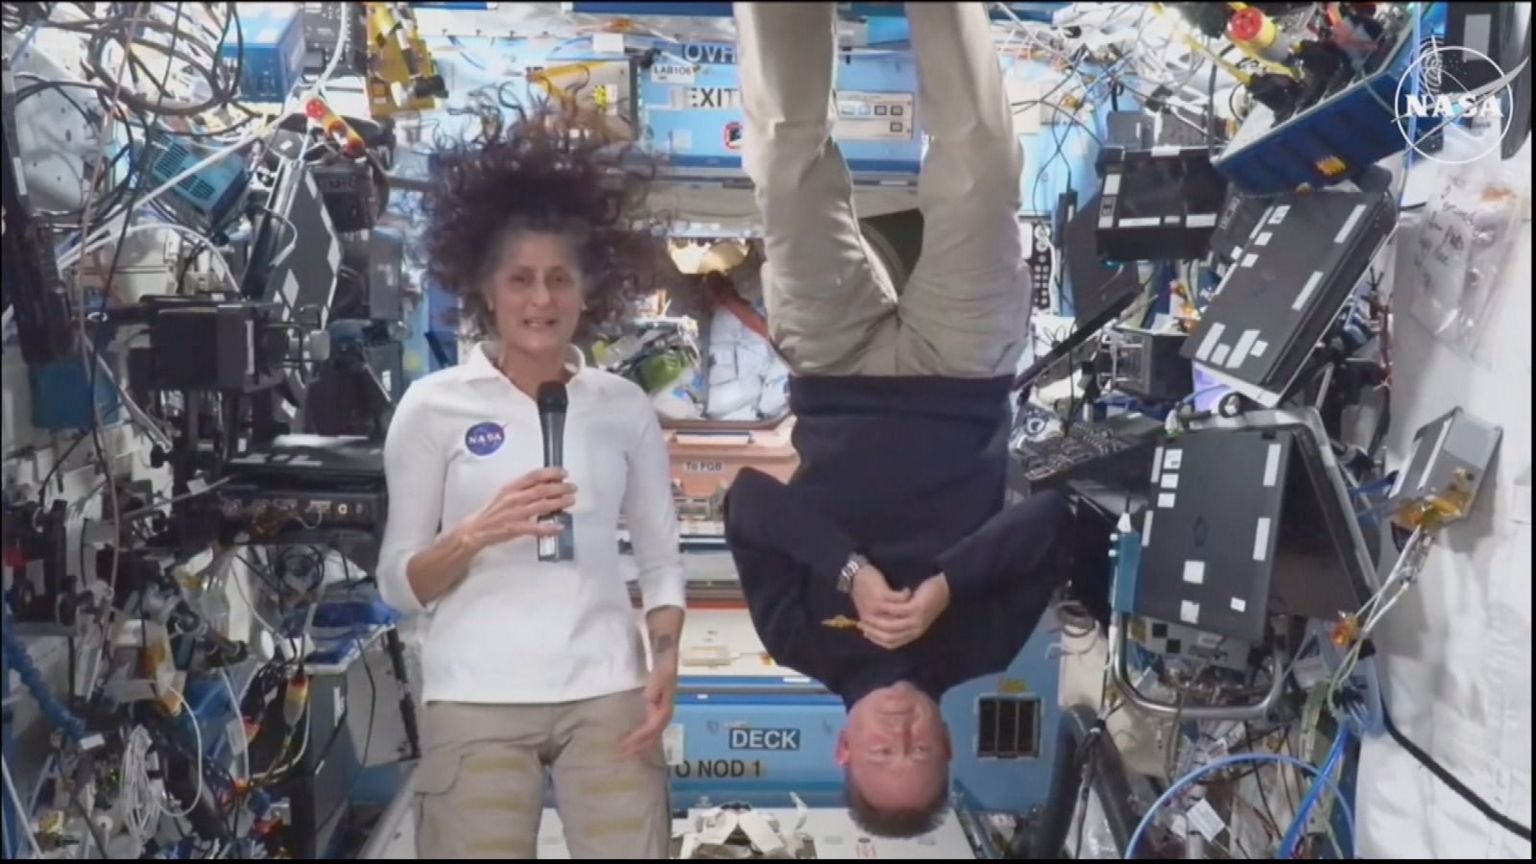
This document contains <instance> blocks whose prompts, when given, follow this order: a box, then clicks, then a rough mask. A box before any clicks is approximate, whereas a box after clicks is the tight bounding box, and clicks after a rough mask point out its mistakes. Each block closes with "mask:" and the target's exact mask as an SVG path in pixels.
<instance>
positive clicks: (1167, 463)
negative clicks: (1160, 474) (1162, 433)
mask: <svg viewBox="0 0 1536 864" xmlns="http://www.w3.org/2000/svg"><path fill="white" fill-rule="evenodd" d="M1182 467H1184V451H1183V450H1169V451H1168V452H1167V453H1164V454H1163V469H1164V470H1167V471H1177V470H1179V469H1180V468H1182Z"/></svg>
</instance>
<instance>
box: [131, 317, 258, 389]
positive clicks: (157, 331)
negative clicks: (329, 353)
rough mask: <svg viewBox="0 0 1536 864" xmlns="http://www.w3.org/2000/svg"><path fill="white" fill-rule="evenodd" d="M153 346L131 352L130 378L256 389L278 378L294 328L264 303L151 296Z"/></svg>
mask: <svg viewBox="0 0 1536 864" xmlns="http://www.w3.org/2000/svg"><path fill="white" fill-rule="evenodd" d="M140 305H141V306H142V307H143V308H142V312H143V314H144V315H146V316H147V317H148V323H149V334H150V347H149V348H135V349H132V350H130V352H129V371H130V378H131V379H132V380H133V382H134V384H135V386H138V387H142V388H144V389H147V390H192V391H214V390H221V391H226V392H237V393H250V392H254V391H257V390H260V389H262V388H264V387H268V386H271V385H272V384H275V383H276V381H277V378H278V376H279V375H280V373H281V364H282V361H283V359H284V358H285V357H286V356H287V354H288V333H287V331H286V329H285V328H284V326H283V325H281V324H279V323H277V322H276V320H275V318H276V310H275V309H274V308H273V307H271V306H268V305H266V304H262V303H249V302H243V301H231V302H218V301H208V300H201V299H193V298H181V297H154V298H146V302H145V303H143V304H140Z"/></svg>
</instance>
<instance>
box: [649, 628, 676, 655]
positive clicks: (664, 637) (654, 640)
mask: <svg viewBox="0 0 1536 864" xmlns="http://www.w3.org/2000/svg"><path fill="white" fill-rule="evenodd" d="M675 650H677V637H676V636H673V635H671V634H670V633H662V634H661V635H659V636H652V637H651V653H652V654H671V653H672V652H673V651H675Z"/></svg>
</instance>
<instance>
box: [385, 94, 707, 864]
mask: <svg viewBox="0 0 1536 864" xmlns="http://www.w3.org/2000/svg"><path fill="white" fill-rule="evenodd" d="M482 128H484V129H486V130H490V131H491V132H493V133H494V134H490V133H488V134H487V135H486V136H485V137H484V138H482V139H481V140H480V141H477V142H476V143H475V144H473V145H468V146H458V147H455V148H453V149H451V150H448V151H446V152H443V153H441V154H439V158H438V159H437V161H436V164H435V167H434V172H435V175H434V188H433V190H432V191H431V192H429V193H428V195H427V199H426V214H427V223H426V225H425V230H424V238H425V250H426V257H427V259H428V272H429V274H430V276H431V277H432V278H433V279H434V281H436V282H437V283H438V284H439V285H442V286H443V287H445V288H448V289H451V290H453V291H454V292H456V293H457V294H458V295H459V297H460V298H461V301H462V305H463V307H464V309H465V310H467V311H468V312H469V313H471V314H472V315H473V316H474V321H475V323H476V324H478V325H479V326H480V327H481V329H482V330H484V331H485V333H486V334H487V335H488V336H490V337H491V338H490V339H488V340H487V341H485V342H483V343H481V344H480V345H479V346H478V347H476V348H475V349H474V350H473V351H472V352H471V353H470V355H469V357H468V358H467V360H466V361H465V362H463V363H461V364H460V365H459V366H456V367H454V368H452V369H445V370H442V371H440V372H437V373H434V374H432V375H429V376H427V377H425V378H423V379H421V380H419V381H417V382H416V383H415V384H414V385H413V386H412V387H411V388H410V389H409V390H408V391H407V392H406V394H405V397H404V398H403V399H401V400H400V405H399V407H398V408H397V409H396V412H395V416H394V420H393V421H392V423H391V425H390V429H389V437H388V440H387V443H386V445H385V471H386V474H387V476H388V481H389V493H390V513H389V521H388V526H387V528H386V531H385V537H384V546H383V550H382V553H381V556H380V565H379V588H380V592H381V593H382V594H383V596H384V599H385V601H386V602H388V603H389V604H390V605H391V606H393V607H395V608H396V609H399V610H401V611H402V612H406V613H421V614H425V615H427V616H428V623H427V626H426V634H427V635H426V640H425V644H424V647H423V652H422V667H423V689H424V691H425V692H424V694H423V697H424V701H425V702H426V721H425V724H424V726H425V747H424V753H423V757H422V762H421V765H420V766H419V767H418V768H417V772H416V788H417V792H418V793H419V794H420V795H421V798H422V802H421V821H420V827H419V830H418V844H419V852H420V855H421V857H423V858H437V857H443V858H527V857H534V854H535V846H536V843H535V841H536V839H537V836H538V827H539V818H540V815H541V813H542V809H543V792H544V784H545V777H546V774H548V775H549V776H550V777H551V778H552V779H553V782H554V790H555V802H556V805H557V808H558V810H559V813H560V819H561V822H562V823H563V824H564V826H565V835H566V843H567V845H568V846H569V848H570V851H571V853H572V855H573V856H575V857H577V858H615V857H617V858H634V857H644V858H665V857H667V853H668V845H669V843H670V834H671V820H670V816H669V812H668V805H667V791H666V790H667V785H666V784H667V775H666V768H665V763H664V761H663V758H662V755H661V747H660V736H661V733H662V732H663V730H664V729H665V728H666V725H667V723H668V722H669V721H670V720H671V716H672V700H673V696H674V694H675V692H676V688H677V653H678V651H677V642H678V636H679V633H680V631H681V629H682V623H683V575H682V567H681V560H680V557H679V552H678V537H677V516H676V512H675V510H674V505H673V500H672V491H671V472H670V470H669V466H668V460H667V451H666V447H665V444H664V442H663V439H662V434H661V427H660V424H659V423H658V422H657V419H656V414H655V412H654V411H653V410H652V408H651V404H650V401H649V400H648V398H647V397H646V395H645V394H644V393H643V392H642V391H641V390H640V389H639V388H638V387H636V386H635V385H633V384H631V383H629V382H627V381H625V380H623V379H621V378H618V377H616V376H614V375H610V374H608V373H606V372H602V371H599V370H596V369H590V368H587V367H586V365H585V361H584V359H583V357H582V353H581V351H580V349H578V348H576V347H574V346H573V344H572V340H573V339H574V338H575V336H576V334H577V332H578V330H580V329H582V328H583V327H584V326H588V327H590V326H592V325H596V324H600V323H602V322H603V321H604V320H605V319H607V318H609V317H610V316H612V315H613V314H615V313H617V312H619V311H620V310H623V309H624V308H626V307H627V306H628V305H629V303H630V301H631V300H632V299H633V296H632V295H633V294H634V292H635V289H636V288H638V287H639V286H643V285H648V284H649V281H648V280H647V279H645V278H644V275H643V274H644V268H645V267H646V266H648V264H649V262H650V261H652V260H654V256H653V252H652V241H651V238H650V236H649V234H648V232H645V231H636V230H632V228H631V226H632V225H634V224H635V222H634V217H635V213H634V210H635V208H636V205H637V204H638V203H640V202H641V201H642V200H643V193H644V191H645V184H646V181H647V180H648V178H647V177H645V176H641V175H638V174H636V173H634V171H633V170H632V169H631V168H630V167H628V166H629V159H628V158H627V156H626V154H625V152H624V151H622V150H620V151H614V150H612V149H609V148H606V147H605V146H604V145H603V142H602V141H601V140H599V139H597V138H596V137H594V136H591V135H572V134H570V133H569V130H568V129H563V128H557V127H556V126H555V125H554V124H552V123H551V122H550V118H548V117H529V118H525V119H523V120H522V121H521V122H519V123H516V124H515V125H512V126H510V127H506V128H505V130H503V127H502V126H501V124H500V123H499V122H497V121H496V119H495V118H487V122H486V123H485V124H483V127H482ZM547 382H559V383H563V384H564V385H565V389H566V391H567V394H568V401H569V408H568V411H567V421H566V425H565V433H564V452H565V460H564V462H565V466H566V470H559V469H546V468H543V467H542V466H543V464H544V462H543V435H542V432H541V429H540V424H539V411H538V406H537V403H536V398H537V394H538V391H539V388H540V386H541V385H543V384H546V383H547ZM561 512H563V513H566V514H569V516H570V520H569V524H570V526H571V527H570V528H569V529H568V530H569V531H570V532H571V536H569V537H567V538H565V540H567V541H570V542H569V543H568V544H564V545H565V548H567V549H572V550H573V551H574V554H573V555H569V556H562V558H563V560H559V561H556V562H554V563H541V556H540V554H539V551H538V538H539V537H540V536H554V535H558V534H560V533H561V530H562V529H561V528H560V526H559V523H550V522H544V521H541V518H542V517H545V516H548V515H550V514H555V513H561ZM621 514H622V516H623V518H624V523H625V525H626V527H627V528H628V530H629V535H630V539H631V542H632V545H633V547H634V550H635V558H636V561H637V563H638V565H639V580H640V588H641V593H642V596H643V600H644V606H645V625H646V629H647V631H648V633H649V636H650V648H651V651H650V654H651V658H652V659H651V666H650V669H649V671H647V669H646V661H645V650H644V646H643V645H642V644H641V641H640V640H641V636H640V632H639V628H638V627H637V626H636V623H637V622H636V621H635V619H634V613H633V610H632V608H631V605H630V597H629V593H628V590H627V587H626V584H625V579H624V576H623V573H622V571H621V570H620V566H619V557H618V539H617V531H618V526H619V519H620V516H621Z"/></svg>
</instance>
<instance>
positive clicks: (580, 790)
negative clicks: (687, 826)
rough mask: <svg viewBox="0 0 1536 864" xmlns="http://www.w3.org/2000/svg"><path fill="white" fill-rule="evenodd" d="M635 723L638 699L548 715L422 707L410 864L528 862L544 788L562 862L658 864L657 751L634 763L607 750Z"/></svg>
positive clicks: (663, 801) (557, 708) (662, 774)
mask: <svg viewBox="0 0 1536 864" xmlns="http://www.w3.org/2000/svg"><path fill="white" fill-rule="evenodd" d="M644 717H645V700H644V695H643V692H642V691H638V690H636V691H631V692H628V693H619V694H616V695H613V696H604V697H601V698H598V699H588V700H585V701H582V702H570V703H564V704H558V705H465V704H459V703H444V702H434V703H432V704H430V705H428V706H427V710H426V725H425V732H426V746H425V749H424V752H423V754H422V759H421V764H420V765H419V766H418V767H417V769H416V792H417V794H418V795H419V796H420V799H421V812H420V821H419V822H418V826H417V831H416V844H417V855H418V857H419V858H421V859H423V860H429V859H437V858H535V857H537V851H538V835H539V819H540V817H541V816H542V815H543V813H544V786H545V781H546V778H547V779H551V780H553V781H554V787H555V806H556V809H557V811H558V812H559V813H560V821H561V822H562V823H564V826H565V841H566V846H567V847H568V848H569V849H570V853H571V857H572V858H578V859H582V858H603V859H611V858H622V859H634V858H666V857H667V854H668V851H669V847H670V843H671V835H672V818H671V810H670V808H669V806H668V802H667V770H666V765H665V762H664V760H663V757H662V754H661V748H660V745H658V746H657V747H656V749H655V752H653V753H649V754H646V755H645V756H642V757H639V758H624V757H622V756H620V755H619V752H618V745H619V742H620V741H621V740H622V739H623V738H624V736H625V735H627V734H629V733H630V732H632V731H634V729H635V728H636V727H638V726H639V725H640V724H641V722H642V721H643V719H644Z"/></svg>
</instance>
